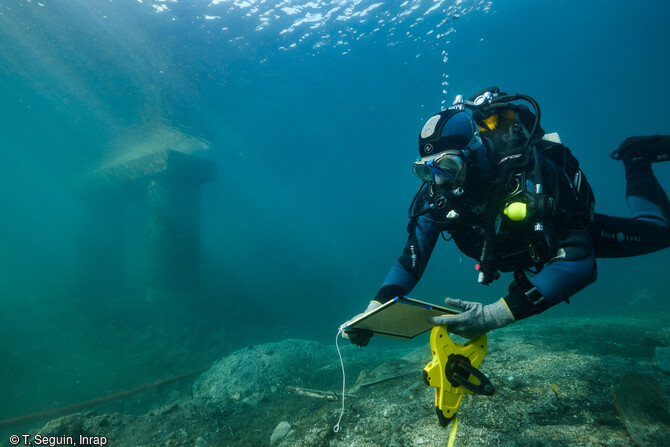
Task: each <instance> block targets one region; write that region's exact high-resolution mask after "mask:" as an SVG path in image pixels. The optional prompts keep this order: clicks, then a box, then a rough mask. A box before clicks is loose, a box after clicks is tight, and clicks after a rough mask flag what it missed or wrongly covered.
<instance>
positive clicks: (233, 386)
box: [193, 339, 337, 404]
mask: <svg viewBox="0 0 670 447" xmlns="http://www.w3.org/2000/svg"><path fill="white" fill-rule="evenodd" d="M334 355H337V354H335V353H334V350H333V349H332V348H326V347H324V346H323V345H321V344H320V343H318V342H315V341H310V340H296V339H289V340H284V341H280V342H277V343H268V344H264V345H257V346H249V347H247V348H244V349H240V350H239V351H236V352H234V353H232V354H231V355H229V356H228V357H225V358H224V359H222V360H220V361H219V362H217V363H215V364H214V366H212V368H210V369H209V371H207V372H206V373H205V374H203V375H202V376H201V377H200V378H198V380H197V381H196V382H195V384H194V385H193V393H194V396H195V397H197V398H204V399H222V398H230V399H233V400H236V401H243V402H246V403H250V404H255V403H257V402H258V401H259V400H260V399H261V398H262V397H263V395H264V394H267V393H270V392H276V390H277V389H278V388H281V387H286V386H309V385H310V384H309V383H306V382H309V380H308V379H309V378H310V377H311V378H317V377H318V376H319V371H320V370H323V368H325V367H327V366H328V365H332V364H333V359H334ZM306 379H307V380H306Z"/></svg>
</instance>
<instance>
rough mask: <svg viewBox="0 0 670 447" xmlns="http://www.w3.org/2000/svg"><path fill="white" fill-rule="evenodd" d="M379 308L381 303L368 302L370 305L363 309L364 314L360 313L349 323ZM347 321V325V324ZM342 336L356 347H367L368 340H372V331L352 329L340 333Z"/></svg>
mask: <svg viewBox="0 0 670 447" xmlns="http://www.w3.org/2000/svg"><path fill="white" fill-rule="evenodd" d="M378 307H381V303H380V302H378V301H374V300H373V301H370V304H368V307H367V309H365V312H362V313H360V314H358V315H356V316H355V317H354V318H352V319H351V320H349V321H352V320H355V319H356V318H358V317H360V316H362V315H365V314H366V313H368V312H371V311H373V310H375V309H376V308H378ZM349 321H347V323H349ZM347 323H345V324H347ZM342 336H343V337H344V338H346V339H347V340H349V341H350V342H352V343H353V344H355V345H358V346H361V347H363V346H367V345H368V343H370V339H371V338H372V331H369V330H367V329H357V328H352V329H347V330H345V331H344V332H342Z"/></svg>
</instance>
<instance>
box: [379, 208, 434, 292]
mask: <svg viewBox="0 0 670 447" xmlns="http://www.w3.org/2000/svg"><path fill="white" fill-rule="evenodd" d="M407 232H408V233H409V237H408V238H407V244H406V245H405V249H404V250H403V253H402V255H401V256H400V257H399V258H398V260H397V261H396V263H395V264H394V265H393V266H392V267H391V270H389V273H388V274H387V275H386V279H384V282H383V284H382V286H381V288H380V289H379V291H378V292H377V296H375V299H374V301H378V302H379V303H382V304H383V303H385V302H387V301H389V300H392V299H393V298H395V297H397V296H400V295H407V294H408V293H410V292H411V291H412V289H413V288H414V286H416V284H417V283H418V282H419V279H421V275H423V272H424V270H425V269H426V265H427V264H428V260H429V259H430V255H431V254H432V253H433V249H434V248H435V244H436V243H437V239H438V237H439V236H440V230H439V229H438V227H437V223H436V222H435V221H434V220H433V219H431V218H430V217H428V216H426V215H422V216H419V217H416V218H414V219H412V220H410V222H409V225H408V226H407Z"/></svg>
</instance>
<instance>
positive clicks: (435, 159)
mask: <svg viewBox="0 0 670 447" xmlns="http://www.w3.org/2000/svg"><path fill="white" fill-rule="evenodd" d="M467 152H469V151H467V150H449V151H445V152H442V153H440V154H437V155H433V156H430V157H423V158H421V160H417V161H415V162H414V167H413V168H412V170H413V171H414V174H415V175H416V176H417V177H419V178H420V179H421V180H422V181H424V182H426V183H432V184H435V185H441V184H445V183H455V182H456V181H457V180H459V179H460V178H461V177H462V176H463V174H464V171H465V160H464V158H465V157H467V155H468V154H467Z"/></svg>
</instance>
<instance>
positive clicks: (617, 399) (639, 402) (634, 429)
mask: <svg viewBox="0 0 670 447" xmlns="http://www.w3.org/2000/svg"><path fill="white" fill-rule="evenodd" d="M614 404H615V405H616V409H617V411H618V412H619V415H620V416H621V419H623V421H624V424H625V425H626V429H627V430H628V433H629V434H630V437H631V439H632V440H633V441H634V442H635V444H637V445H639V446H640V447H661V446H670V400H668V398H667V396H666V395H665V392H664V391H663V389H662V388H661V385H659V383H658V382H657V381H656V380H655V379H654V378H653V377H652V376H650V375H648V374H640V373H637V372H634V371H631V372H628V373H626V375H625V376H623V378H622V379H621V381H620V382H619V383H618V384H617V386H616V387H614Z"/></svg>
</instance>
